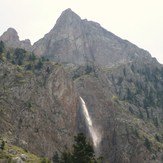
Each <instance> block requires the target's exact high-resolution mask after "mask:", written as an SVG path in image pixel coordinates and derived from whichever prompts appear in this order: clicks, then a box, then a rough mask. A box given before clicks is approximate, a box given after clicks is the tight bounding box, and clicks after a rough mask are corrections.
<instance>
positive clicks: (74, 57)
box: [33, 9, 150, 66]
mask: <svg viewBox="0 0 163 163" xmlns="http://www.w3.org/2000/svg"><path fill="white" fill-rule="evenodd" d="M33 51H34V53H35V54H36V55H38V56H47V57H49V58H50V59H54V60H56V61H59V62H62V63H73V64H77V65H85V64H88V63H94V64H97V65H102V66H113V65H116V64H119V63H126V62H128V61H132V60H133V59H135V58H137V57H149V56H150V54H149V53H148V52H147V51H145V50H142V49H139V48H138V47H136V46H135V45H133V44H131V43H130V42H128V41H126V40H122V39H121V38H119V37H117V36H115V35H114V34H112V33H110V32H108V31H107V30H105V29H104V28H102V27H101V26H100V24H98V23H95V22H92V21H87V20H81V18H80V17H79V16H78V15H76V14H75V13H74V12H73V11H71V9H67V10H65V11H64V12H63V13H62V14H61V16H60V18H59V19H58V20H57V22H56V25H55V26H54V28H53V29H52V30H51V31H50V32H49V33H48V34H46V35H45V37H44V38H42V39H40V40H39V41H38V42H36V43H35V44H34V46H33Z"/></svg>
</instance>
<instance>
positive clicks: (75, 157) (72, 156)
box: [53, 133, 102, 163]
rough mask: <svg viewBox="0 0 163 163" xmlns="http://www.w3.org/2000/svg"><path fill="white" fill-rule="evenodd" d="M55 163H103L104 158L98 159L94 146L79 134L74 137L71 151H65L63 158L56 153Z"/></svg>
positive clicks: (62, 154)
mask: <svg viewBox="0 0 163 163" xmlns="http://www.w3.org/2000/svg"><path fill="white" fill-rule="evenodd" d="M53 161H54V163H101V162H102V158H101V157H100V158H96V157H95V152H94V150H93V147H92V145H91V144H90V143H89V142H88V141H87V140H86V137H85V136H84V134H82V133H79V134H78V135H77V136H75V137H74V144H73V147H72V149H71V150H69V149H65V150H64V151H63V152H62V153H61V156H60V157H59V155H58V154H57V153H55V155H54V157H53Z"/></svg>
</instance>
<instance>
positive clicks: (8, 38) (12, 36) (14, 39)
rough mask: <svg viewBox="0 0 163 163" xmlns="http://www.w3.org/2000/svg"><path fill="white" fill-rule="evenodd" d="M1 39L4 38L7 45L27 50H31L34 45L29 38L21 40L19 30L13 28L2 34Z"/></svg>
mask: <svg viewBox="0 0 163 163" xmlns="http://www.w3.org/2000/svg"><path fill="white" fill-rule="evenodd" d="M0 40H2V41H3V42H4V43H5V44H6V46H7V47H13V48H22V49H25V50H27V51H30V50H31V47H32V46H31V42H30V40H29V39H26V40H23V41H20V40H19V36H18V33H17V31H16V30H15V29H13V28H9V29H8V30H7V31H6V32H4V33H3V34H2V36H0Z"/></svg>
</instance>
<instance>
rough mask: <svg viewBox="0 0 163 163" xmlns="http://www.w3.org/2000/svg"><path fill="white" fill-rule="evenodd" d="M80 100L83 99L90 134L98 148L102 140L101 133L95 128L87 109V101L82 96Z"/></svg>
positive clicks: (95, 146)
mask: <svg viewBox="0 0 163 163" xmlns="http://www.w3.org/2000/svg"><path fill="white" fill-rule="evenodd" d="M80 100H81V103H82V108H83V114H84V116H85V120H86V124H87V127H88V129H89V132H90V136H91V138H92V141H93V145H94V148H96V149H97V148H98V145H99V143H100V141H101V138H100V135H99V133H98V132H97V131H96V130H95V128H94V127H93V124H92V120H91V117H90V115H89V113H88V109H87V106H86V104H85V101H84V100H83V99H82V98H81V97H80Z"/></svg>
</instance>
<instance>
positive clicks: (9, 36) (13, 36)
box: [0, 28, 19, 42]
mask: <svg viewBox="0 0 163 163" xmlns="http://www.w3.org/2000/svg"><path fill="white" fill-rule="evenodd" d="M0 38H1V39H2V40H3V41H4V42H11V41H19V36H18V33H17V31H16V30H15V29H14V28H8V29H7V31H6V32H4V33H3V35H2V36H1V37H0Z"/></svg>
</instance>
